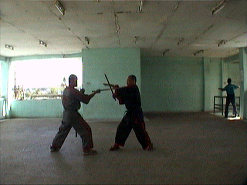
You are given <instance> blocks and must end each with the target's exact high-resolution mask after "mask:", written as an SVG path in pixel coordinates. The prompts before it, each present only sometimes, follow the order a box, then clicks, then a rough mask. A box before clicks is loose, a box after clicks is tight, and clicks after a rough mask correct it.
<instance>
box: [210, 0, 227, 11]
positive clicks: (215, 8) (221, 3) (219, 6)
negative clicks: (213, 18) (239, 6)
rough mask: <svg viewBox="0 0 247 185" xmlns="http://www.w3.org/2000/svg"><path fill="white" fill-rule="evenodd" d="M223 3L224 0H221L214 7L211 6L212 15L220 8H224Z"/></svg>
mask: <svg viewBox="0 0 247 185" xmlns="http://www.w3.org/2000/svg"><path fill="white" fill-rule="evenodd" d="M225 5H226V0H222V1H221V2H220V3H219V4H218V5H217V6H216V7H214V8H213V10H212V15H215V14H217V13H219V11H220V10H222V8H224V6H225Z"/></svg>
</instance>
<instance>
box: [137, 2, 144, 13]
mask: <svg viewBox="0 0 247 185" xmlns="http://www.w3.org/2000/svg"><path fill="white" fill-rule="evenodd" d="M142 7H143V1H140V5H139V7H138V12H139V13H141V12H142Z"/></svg>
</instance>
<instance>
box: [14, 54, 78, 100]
mask: <svg viewBox="0 0 247 185" xmlns="http://www.w3.org/2000/svg"><path fill="white" fill-rule="evenodd" d="M11 73H12V74H13V79H12V81H13V83H12V84H13V88H12V90H13V96H14V98H15V99H17V100H24V99H50V98H60V97H61V95H62V92H63V89H64V88H65V86H66V85H68V77H69V75H70V74H75V75H77V77H78V86H79V87H80V86H81V85H82V61H81V58H59V59H57V58H56V59H39V60H25V61H24V60H22V61H15V62H13V63H12V66H11Z"/></svg>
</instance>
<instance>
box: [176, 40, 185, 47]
mask: <svg viewBox="0 0 247 185" xmlns="http://www.w3.org/2000/svg"><path fill="white" fill-rule="evenodd" d="M183 41H184V38H179V40H178V42H177V45H178V46H179V45H180V44H182V43H183Z"/></svg>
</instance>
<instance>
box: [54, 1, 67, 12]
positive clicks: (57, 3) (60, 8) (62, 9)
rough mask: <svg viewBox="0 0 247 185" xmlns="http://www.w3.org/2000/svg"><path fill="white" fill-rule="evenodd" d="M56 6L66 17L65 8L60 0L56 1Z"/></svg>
mask: <svg viewBox="0 0 247 185" xmlns="http://www.w3.org/2000/svg"><path fill="white" fill-rule="evenodd" d="M55 6H56V8H57V9H58V11H59V12H60V13H61V14H62V15H64V14H65V8H64V7H63V5H62V3H61V2H60V1H58V0H56V1H55Z"/></svg>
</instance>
